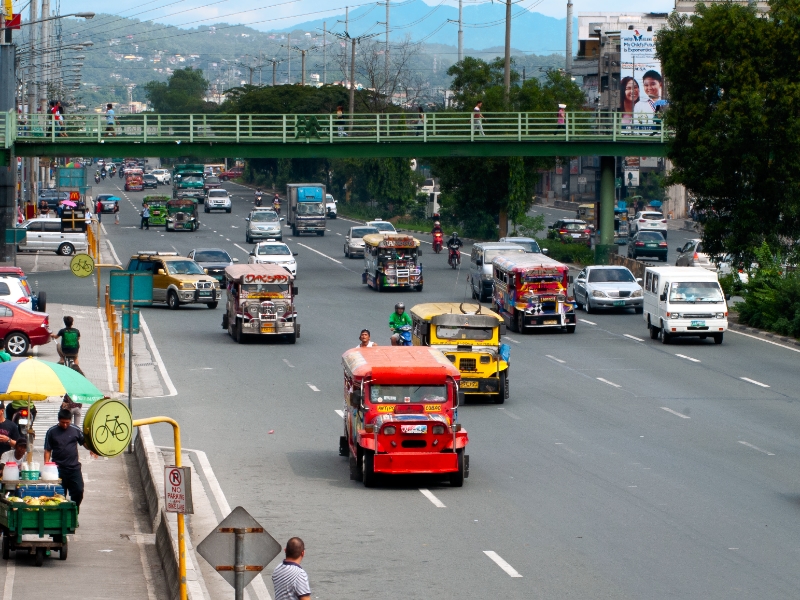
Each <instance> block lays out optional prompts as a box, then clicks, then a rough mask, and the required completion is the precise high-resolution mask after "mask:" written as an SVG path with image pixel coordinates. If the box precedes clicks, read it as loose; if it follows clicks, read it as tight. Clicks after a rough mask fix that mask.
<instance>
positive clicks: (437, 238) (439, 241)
mask: <svg viewBox="0 0 800 600" xmlns="http://www.w3.org/2000/svg"><path fill="white" fill-rule="evenodd" d="M443 247H444V238H443V237H442V232H441V231H437V232H435V233H434V234H433V251H434V252H436V254H439V252H441V251H442V248H443Z"/></svg>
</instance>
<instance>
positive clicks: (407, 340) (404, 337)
mask: <svg viewBox="0 0 800 600" xmlns="http://www.w3.org/2000/svg"><path fill="white" fill-rule="evenodd" d="M395 333H399V334H400V344H399V345H400V346H413V345H414V344H413V342H412V341H411V325H403V326H402V327H401V328H400V329H395Z"/></svg>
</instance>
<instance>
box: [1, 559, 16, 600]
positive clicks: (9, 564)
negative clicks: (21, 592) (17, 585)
mask: <svg viewBox="0 0 800 600" xmlns="http://www.w3.org/2000/svg"><path fill="white" fill-rule="evenodd" d="M15 563H16V560H9V561H6V583H5V585H4V586H3V600H11V594H12V593H13V591H14V572H15V571H16V570H17V567H16V564H15Z"/></svg>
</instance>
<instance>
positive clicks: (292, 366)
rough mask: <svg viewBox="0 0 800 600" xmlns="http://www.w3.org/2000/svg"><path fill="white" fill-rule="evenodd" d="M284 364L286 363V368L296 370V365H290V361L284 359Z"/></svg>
mask: <svg viewBox="0 0 800 600" xmlns="http://www.w3.org/2000/svg"><path fill="white" fill-rule="evenodd" d="M283 362H285V363H286V366H287V367H289V368H290V369H294V365H293V364H292V363H290V362H289V361H288V360H286V359H285V358H284V359H283Z"/></svg>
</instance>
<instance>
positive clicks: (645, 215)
mask: <svg viewBox="0 0 800 600" xmlns="http://www.w3.org/2000/svg"><path fill="white" fill-rule="evenodd" d="M641 217H642V219H647V220H649V221H661V220H662V219H663V218H664V215H662V214H661V213H642V215H641Z"/></svg>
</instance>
